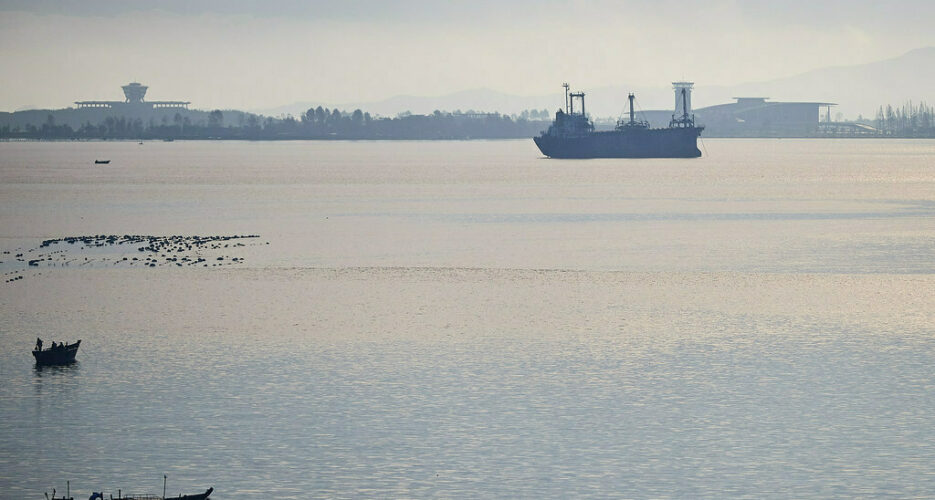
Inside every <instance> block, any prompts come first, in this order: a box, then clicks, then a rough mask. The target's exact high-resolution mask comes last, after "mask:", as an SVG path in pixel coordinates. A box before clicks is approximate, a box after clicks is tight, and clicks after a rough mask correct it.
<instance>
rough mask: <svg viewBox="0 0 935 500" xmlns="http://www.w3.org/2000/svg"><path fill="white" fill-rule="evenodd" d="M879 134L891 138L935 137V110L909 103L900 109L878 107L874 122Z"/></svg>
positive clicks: (922, 103) (927, 106)
mask: <svg viewBox="0 0 935 500" xmlns="http://www.w3.org/2000/svg"><path fill="white" fill-rule="evenodd" d="M874 125H875V126H876V129H877V130H879V131H880V133H881V134H883V135H887V136H893V137H935V108H933V107H932V106H929V105H927V104H925V102H920V103H918V104H913V103H912V101H909V102H907V103H905V104H903V105H902V106H901V107H893V106H892V105H889V104H887V105H886V107H885V108H884V107H883V106H880V109H879V110H877V116H876V119H875V120H874Z"/></svg>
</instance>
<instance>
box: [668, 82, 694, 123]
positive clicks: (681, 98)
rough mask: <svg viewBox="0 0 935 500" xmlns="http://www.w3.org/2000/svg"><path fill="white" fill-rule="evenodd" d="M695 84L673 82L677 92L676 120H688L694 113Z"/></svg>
mask: <svg viewBox="0 0 935 500" xmlns="http://www.w3.org/2000/svg"><path fill="white" fill-rule="evenodd" d="M694 85H695V82H672V88H673V89H674V90H675V119H676V120H679V119H684V118H688V117H689V116H690V115H691V113H692V87H693V86H694Z"/></svg>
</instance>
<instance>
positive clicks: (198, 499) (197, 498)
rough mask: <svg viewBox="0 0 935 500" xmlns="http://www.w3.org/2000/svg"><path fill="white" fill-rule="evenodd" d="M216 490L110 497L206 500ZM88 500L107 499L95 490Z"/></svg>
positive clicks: (120, 499) (137, 499)
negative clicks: (171, 495) (170, 494)
mask: <svg viewBox="0 0 935 500" xmlns="http://www.w3.org/2000/svg"><path fill="white" fill-rule="evenodd" d="M212 491H214V488H208V489H207V490H205V492H204V493H196V494H194V495H179V496H177V497H160V496H156V495H132V496H126V497H125V496H123V495H120V494H118V495H117V496H116V497H114V496H113V495H111V497H110V498H113V499H114V500H205V499H206V498H208V497H209V496H211V492H212ZM88 500H105V499H104V495H103V494H102V493H97V492H95V493H94V494H92V495H91V498H89V499H88Z"/></svg>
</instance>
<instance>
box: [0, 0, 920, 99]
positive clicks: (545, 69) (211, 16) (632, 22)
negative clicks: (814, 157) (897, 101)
mask: <svg viewBox="0 0 935 500" xmlns="http://www.w3.org/2000/svg"><path fill="white" fill-rule="evenodd" d="M933 19H935V0H887V1H881V0H872V1H871V0H847V1H845V0H830V1H824V0H782V1H778V0H769V1H766V0H749V1H741V0H710V1H695V2H691V1H688V0H617V1H605V0H580V1H567V2H558V1H548V0H517V1H510V0H499V1H494V0H473V1H452V0H449V1H447V2H446V1H428V0H410V1H399V2H392V1H389V0H381V1H378V0H373V1H369V0H368V1H341V0H328V1H317V0H313V1H297V0H286V1H278V2H273V1H238V0H224V1H221V0H211V1H200V2H199V1H197V0H191V1H184V0H169V1H161V2H160V1H155V0H154V1H149V2H142V1H133V0H124V1H117V0H83V1H43V0H22V1H14V0H0V68H3V84H2V86H0V110H7V111H11V110H15V109H19V108H22V107H25V106H30V107H64V106H68V105H70V104H71V102H72V101H74V100H77V99H122V93H121V91H120V88H119V87H120V86H121V85H123V84H125V83H127V82H129V81H133V80H135V81H140V82H142V83H144V84H146V85H149V86H150V90H149V93H148V94H147V99H149V100H160V99H185V100H190V101H192V103H193V106H194V107H196V108H201V109H211V108H240V109H258V108H267V107H273V106H277V105H280V104H288V103H292V102H295V101H317V102H325V103H344V102H360V101H369V100H379V99H383V98H386V97H390V96H393V95H399V94H410V95H440V94H447V93H451V92H456V91H459V90H464V89H470V88H477V87H487V88H492V89H496V90H499V91H503V92H508V93H512V94H520V95H542V94H548V93H559V92H560V91H561V89H560V88H558V86H559V85H560V84H561V82H563V81H570V82H572V83H573V84H574V86H575V87H576V88H595V87H601V86H606V85H635V86H637V85H638V86H649V85H666V84H667V82H670V81H672V80H674V79H681V78H687V79H692V80H694V81H695V82H698V84H699V85H701V84H710V85H718V84H725V85H728V84H735V83H742V82H747V81H756V80H767V79H772V78H777V77H783V76H790V75H793V74H797V73H801V72H804V71H808V70H810V69H816V68H820V67H825V66H835V65H849V64H858V63H864V62H871V61H875V60H880V59H886V58H890V57H895V56H898V55H901V54H902V53H904V52H907V51H909V50H911V49H914V48H918V47H923V46H931V45H935V29H933V21H932V20H933ZM556 88H558V90H556Z"/></svg>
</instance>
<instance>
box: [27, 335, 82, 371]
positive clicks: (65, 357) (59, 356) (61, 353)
mask: <svg viewBox="0 0 935 500" xmlns="http://www.w3.org/2000/svg"><path fill="white" fill-rule="evenodd" d="M80 345H81V340H78V341H77V342H75V343H74V344H66V343H64V342H62V343H61V344H56V343H55V342H52V347H49V348H48V349H43V348H42V341H41V340H39V339H36V348H35V349H33V351H32V355H33V357H35V358H36V365H38V366H54V365H67V364H69V363H74V362H75V355H76V354H78V346H80Z"/></svg>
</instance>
